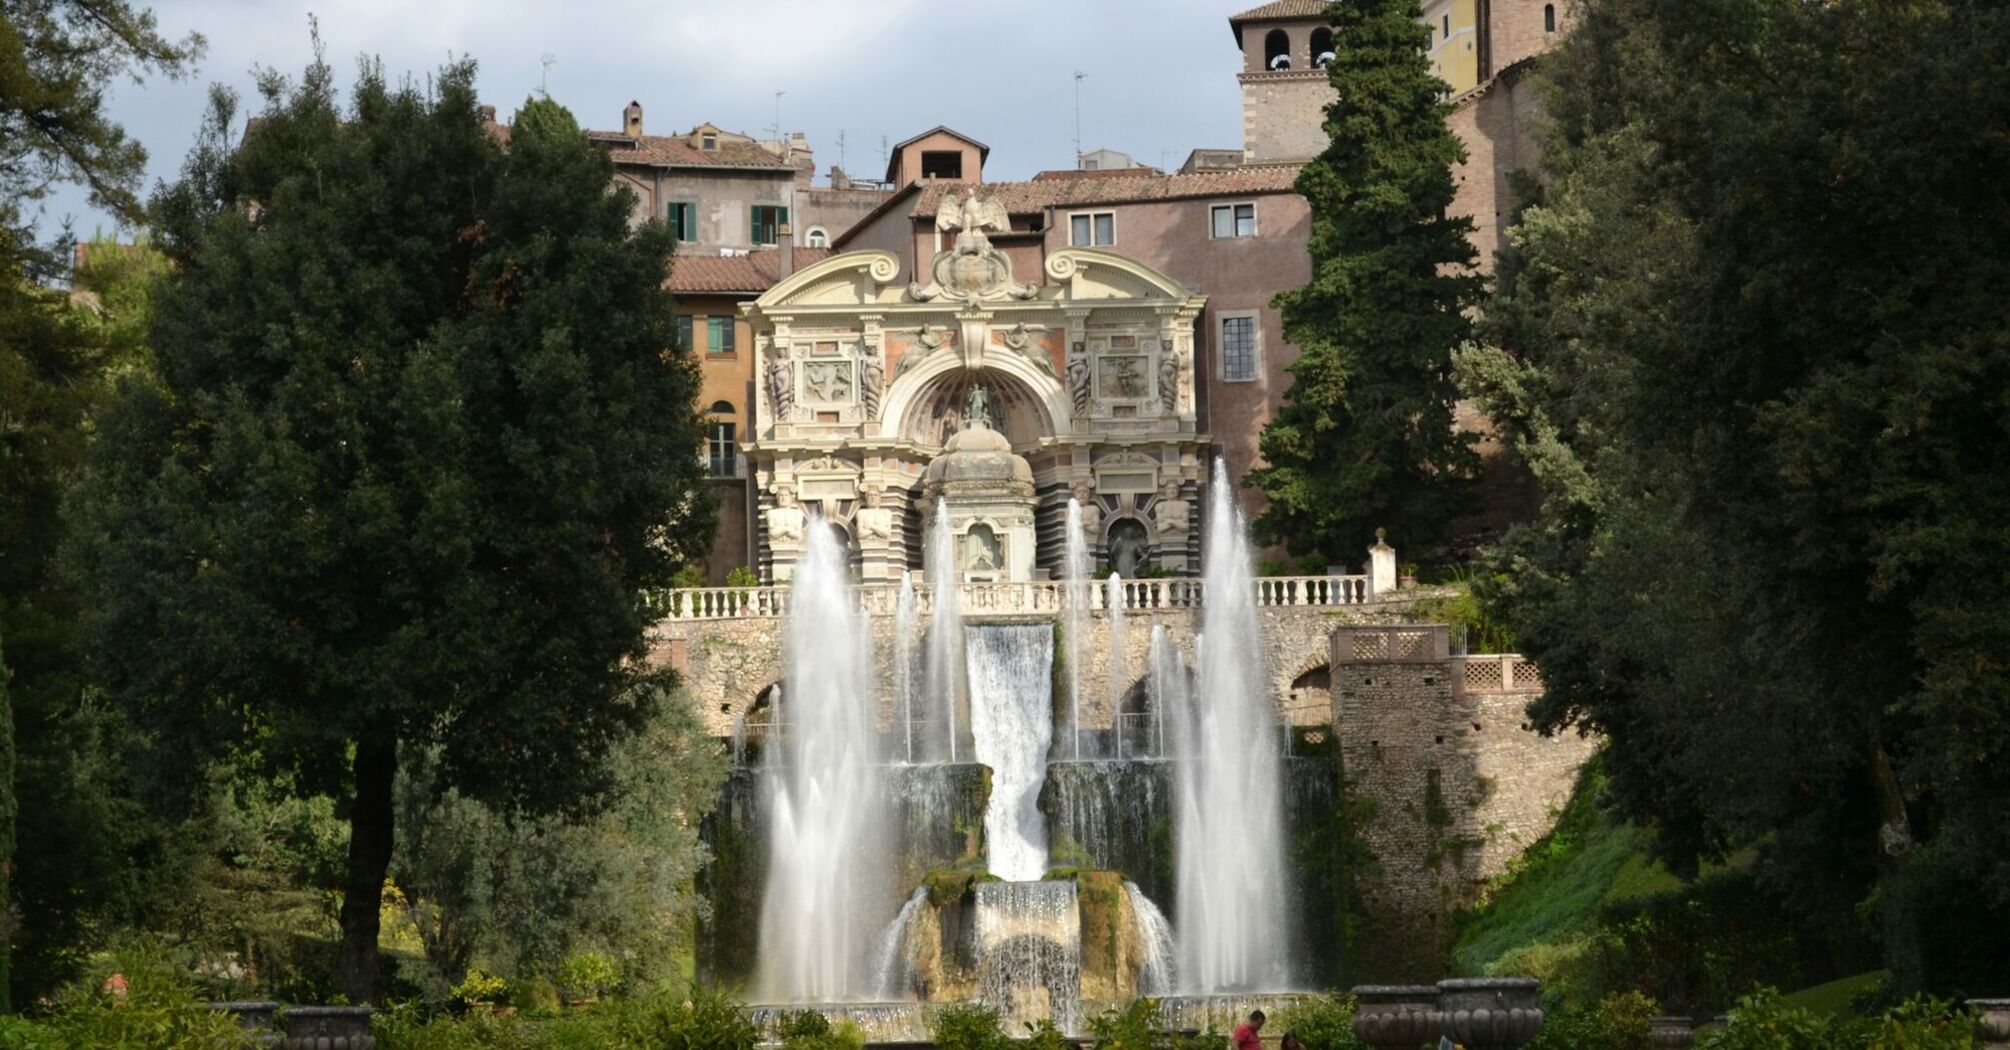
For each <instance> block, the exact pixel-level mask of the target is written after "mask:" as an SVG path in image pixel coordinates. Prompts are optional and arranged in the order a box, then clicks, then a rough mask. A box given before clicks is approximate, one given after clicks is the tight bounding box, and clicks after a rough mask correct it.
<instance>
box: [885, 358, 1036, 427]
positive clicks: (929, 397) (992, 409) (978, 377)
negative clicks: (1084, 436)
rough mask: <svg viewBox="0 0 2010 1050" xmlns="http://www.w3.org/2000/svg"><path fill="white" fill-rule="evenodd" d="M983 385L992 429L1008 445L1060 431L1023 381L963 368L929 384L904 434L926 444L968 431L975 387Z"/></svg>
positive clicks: (904, 424) (904, 422) (906, 420)
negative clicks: (965, 415)
mask: <svg viewBox="0 0 2010 1050" xmlns="http://www.w3.org/2000/svg"><path fill="white" fill-rule="evenodd" d="M978 386H982V387H983V388H984V400H985V404H986V406H987V411H988V412H989V414H990V416H991V429H993V430H996V431H998V432H999V433H1001V434H1003V435H1005V439H1006V440H1007V441H1010V442H1012V444H1014V445H1026V444H1031V443H1032V442H1034V441H1038V440H1039V439H1040V438H1041V437H1044V436H1046V435H1048V434H1051V433H1053V432H1054V427H1053V424H1052V423H1051V422H1050V421H1049V420H1048V418H1047V408H1046V406H1045V405H1043V404H1041V403H1040V398H1039V396H1038V395H1036V394H1034V393H1033V391H1032V390H1031V389H1029V388H1028V387H1027V386H1026V384H1025V383H1023V382H1021V381H1020V380H1019V379H1018V378H1017V377H1015V376H1013V375H1011V374H1010V373H1007V372H1002V371H999V370H997V369H991V368H986V369H983V370H981V371H978V372H971V371H969V370H968V369H961V368H959V369H957V370H955V371H953V372H944V373H943V374H941V375H939V376H936V377H935V378H934V379H931V380H929V385H928V387H927V389H924V390H922V391H920V392H919V393H918V394H917V395H916V396H915V398H914V401H913V402H912V403H911V404H910V405H909V406H908V409H907V413H906V418H904V419H903V420H901V425H900V432H901V434H902V435H903V436H905V437H906V438H908V439H909V440H910V441H913V442H915V443H916V444H921V445H941V444H942V443H943V442H945V441H948V440H949V436H950V435H951V434H954V433H956V432H957V431H959V430H961V429H963V413H964V411H965V410H966V409H967V408H968V407H969V404H970V391H971V388H973V387H978Z"/></svg>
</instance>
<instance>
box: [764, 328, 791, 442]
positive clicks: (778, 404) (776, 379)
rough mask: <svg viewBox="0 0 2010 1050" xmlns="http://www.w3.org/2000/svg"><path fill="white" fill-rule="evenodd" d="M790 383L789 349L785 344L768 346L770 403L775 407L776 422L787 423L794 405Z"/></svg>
mask: <svg viewBox="0 0 2010 1050" xmlns="http://www.w3.org/2000/svg"><path fill="white" fill-rule="evenodd" d="M790 387H791V384H790V383H789V350H788V348H787V347H785V346H780V345H773V346H769V347H768V405H769V406H770V407H772V408H773V409H774V412H775V422H777V423H786V422H788V420H789V410H790V409H791V408H793V407H794V401H795V397H794V391H793V390H792V389H790Z"/></svg>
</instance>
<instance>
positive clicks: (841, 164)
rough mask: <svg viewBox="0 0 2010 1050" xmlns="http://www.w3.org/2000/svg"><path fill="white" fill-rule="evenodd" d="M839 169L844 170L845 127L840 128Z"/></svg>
mask: <svg viewBox="0 0 2010 1050" xmlns="http://www.w3.org/2000/svg"><path fill="white" fill-rule="evenodd" d="M838 170H839V171H843V170H844V129H843V128H839V129H838Z"/></svg>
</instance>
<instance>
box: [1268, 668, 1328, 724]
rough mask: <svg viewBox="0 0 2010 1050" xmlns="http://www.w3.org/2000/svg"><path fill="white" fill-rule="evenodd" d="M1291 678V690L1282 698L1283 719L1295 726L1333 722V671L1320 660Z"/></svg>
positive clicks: (1301, 669)
mask: <svg viewBox="0 0 2010 1050" xmlns="http://www.w3.org/2000/svg"><path fill="white" fill-rule="evenodd" d="M1307 663H1309V664H1311V666H1309V667H1308V666H1303V665H1301V667H1300V669H1299V671H1298V672H1297V673H1296V674H1294V675H1292V676H1291V689H1290V691H1289V692H1287V693H1286V694H1285V695H1284V696H1283V697H1282V703H1283V711H1282V712H1281V713H1282V714H1283V715H1284V717H1285V718H1286V719H1287V720H1289V721H1290V723H1291V724H1292V725H1295V726H1311V725H1330V724H1332V722H1333V669H1332V667H1331V666H1330V665H1329V664H1328V662H1327V661H1326V660H1325V659H1324V658H1320V659H1316V660H1308V661H1307Z"/></svg>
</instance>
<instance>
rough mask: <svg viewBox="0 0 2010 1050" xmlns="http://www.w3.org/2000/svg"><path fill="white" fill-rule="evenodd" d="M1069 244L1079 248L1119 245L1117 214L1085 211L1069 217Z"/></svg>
mask: <svg viewBox="0 0 2010 1050" xmlns="http://www.w3.org/2000/svg"><path fill="white" fill-rule="evenodd" d="M1068 243H1069V244H1072V245H1074V246H1076V247H1078V248H1089V247H1103V246H1106V245H1111V244H1115V243H1117V216H1116V213H1115V212H1108V211H1085V212H1082V213H1080V214H1078V215H1070V216H1069V217H1068Z"/></svg>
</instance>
